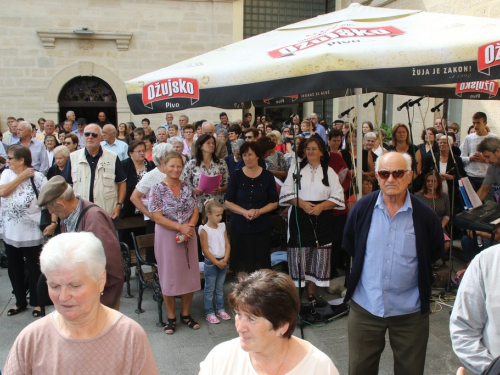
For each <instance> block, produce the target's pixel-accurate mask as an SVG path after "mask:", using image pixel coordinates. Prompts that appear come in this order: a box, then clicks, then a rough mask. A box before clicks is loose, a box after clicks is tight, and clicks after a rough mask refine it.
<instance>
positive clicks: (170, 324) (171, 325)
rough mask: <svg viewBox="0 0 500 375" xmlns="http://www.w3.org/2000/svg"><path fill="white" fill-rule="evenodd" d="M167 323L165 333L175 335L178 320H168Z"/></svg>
mask: <svg viewBox="0 0 500 375" xmlns="http://www.w3.org/2000/svg"><path fill="white" fill-rule="evenodd" d="M167 322H168V323H167V325H166V326H165V328H164V329H163V331H164V332H165V333H166V334H167V335H173V334H174V333H175V325H176V323H177V318H173V319H170V318H167Z"/></svg>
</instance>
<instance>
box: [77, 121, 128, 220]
mask: <svg viewBox="0 0 500 375" xmlns="http://www.w3.org/2000/svg"><path fill="white" fill-rule="evenodd" d="M83 135H84V137H85V148H83V149H81V150H77V151H75V152H73V153H71V154H70V159H71V164H70V166H71V170H70V174H71V180H72V183H73V190H74V192H75V194H76V195H78V196H80V197H81V198H83V199H85V200H88V201H90V202H93V203H95V204H97V205H98V206H99V207H101V208H102V209H103V210H104V211H106V212H107V213H108V214H109V215H110V216H111V219H113V220H116V219H118V217H119V216H120V211H121V209H122V208H123V201H124V200H125V194H126V185H125V181H126V179H127V176H126V174H125V171H124V169H123V166H122V163H121V162H120V159H119V158H118V156H117V155H116V154H115V153H114V152H112V151H109V150H107V149H105V148H103V147H101V143H100V142H101V140H102V129H101V127H100V126H99V125H96V124H89V125H87V126H86V127H85V129H84V132H83ZM115 223H116V221H115Z"/></svg>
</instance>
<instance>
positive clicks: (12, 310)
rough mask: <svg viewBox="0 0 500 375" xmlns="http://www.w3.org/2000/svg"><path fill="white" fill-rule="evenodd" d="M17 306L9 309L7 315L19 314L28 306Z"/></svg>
mask: <svg viewBox="0 0 500 375" xmlns="http://www.w3.org/2000/svg"><path fill="white" fill-rule="evenodd" d="M15 307H16V308H12V309H10V310H9V311H7V316H14V315H17V314H19V313H20V312H21V311H23V310H26V307H27V306H21V307H18V306H15Z"/></svg>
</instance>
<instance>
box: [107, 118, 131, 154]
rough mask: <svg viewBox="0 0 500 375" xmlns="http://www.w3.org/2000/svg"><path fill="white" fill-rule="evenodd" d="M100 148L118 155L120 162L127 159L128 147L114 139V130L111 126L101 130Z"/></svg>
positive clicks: (108, 125)
mask: <svg viewBox="0 0 500 375" xmlns="http://www.w3.org/2000/svg"><path fill="white" fill-rule="evenodd" d="M102 139H103V141H102V142H101V146H102V147H104V148H105V149H107V150H109V151H112V152H114V153H115V154H116V155H118V158H119V159H120V161H122V160H125V159H128V145H127V144H126V143H125V142H123V141H120V140H119V139H116V128H115V126H114V125H112V124H106V125H104V126H103V128H102Z"/></svg>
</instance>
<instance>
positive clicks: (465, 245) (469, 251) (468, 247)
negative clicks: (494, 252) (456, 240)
mask: <svg viewBox="0 0 500 375" xmlns="http://www.w3.org/2000/svg"><path fill="white" fill-rule="evenodd" d="M476 243H477V242H475V241H474V238H470V237H469V236H463V237H462V250H463V251H464V253H465V255H466V257H467V258H468V259H469V262H470V261H472V259H474V257H475V256H476V255H477V254H478V252H477V251H476V249H477V248H476ZM489 246H490V240H487V239H485V238H483V246H482V247H480V248H479V252H481V251H483V250H484V249H486V248H488V247H489Z"/></svg>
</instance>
